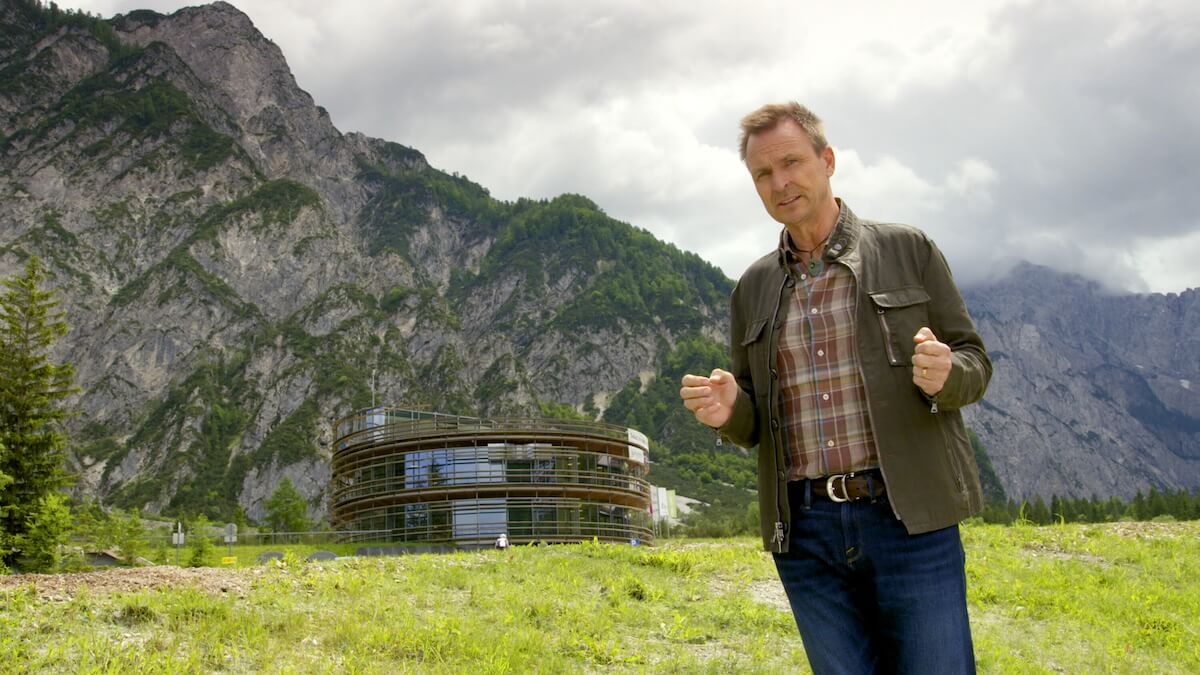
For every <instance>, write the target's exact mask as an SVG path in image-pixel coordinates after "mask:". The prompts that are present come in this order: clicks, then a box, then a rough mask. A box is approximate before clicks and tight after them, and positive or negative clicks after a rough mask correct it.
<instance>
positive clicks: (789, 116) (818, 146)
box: [738, 101, 829, 162]
mask: <svg viewBox="0 0 1200 675" xmlns="http://www.w3.org/2000/svg"><path fill="white" fill-rule="evenodd" d="M783 120H792V121H794V122H795V123H796V124H799V125H800V128H801V129H803V130H804V133H806V134H808V138H809V140H811V141H812V144H813V150H816V151H817V154H821V152H823V151H824V150H825V147H826V146H828V145H829V142H828V141H826V140H825V124H824V123H823V122H821V118H820V117H817V116H816V114H815V113H813V111H811V110H809V109H808V108H805V107H804V106H802V105H800V104H799V103H796V102H795V101H788V102H787V103H768V104H766V105H764V106H763V107H761V108H759V109H758V110H755V111H754V112H752V113H750V114H749V115H746V116H745V117H743V118H742V137H741V139H739V143H738V154H739V155H740V156H741V158H742V161H743V162H744V161H746V145H747V144H748V143H749V142H750V137H751V136H753V135H754V134H761V133H762V132H764V131H770V130H771V129H774V128H775V127H776V126H777V125H778V124H779V123H780V122H782V121H783Z"/></svg>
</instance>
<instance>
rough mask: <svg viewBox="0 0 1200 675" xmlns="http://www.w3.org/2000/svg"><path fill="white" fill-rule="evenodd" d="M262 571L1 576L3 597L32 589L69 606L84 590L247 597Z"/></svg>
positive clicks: (122, 570) (159, 568)
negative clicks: (195, 592)
mask: <svg viewBox="0 0 1200 675" xmlns="http://www.w3.org/2000/svg"><path fill="white" fill-rule="evenodd" d="M263 571H264V570H263V569H262V568H244V569H221V568H216V567H196V568H188V567H174V566H170V565H154V566H152V567H115V568H113V569H108V570H103V571H98V572H75V573H71V574H13V575H0V593H3V592H5V591H10V590H19V589H25V588H31V587H32V589H33V591H34V592H35V593H37V595H38V597H39V598H40V599H41V600H43V601H47V602H65V601H67V600H70V599H71V598H73V597H74V596H75V595H76V594H77V593H79V592H80V590H86V591H87V593H88V594H90V595H108V594H111V593H134V592H137V591H154V590H158V589H162V588H195V589H197V590H200V591H203V592H206V593H211V594H213V595H221V594H230V595H234V596H237V597H244V596H245V595H246V592H247V591H249V590H250V586H251V585H252V584H253V583H254V580H255V579H256V578H258V576H260V575H261V574H262V573H263Z"/></svg>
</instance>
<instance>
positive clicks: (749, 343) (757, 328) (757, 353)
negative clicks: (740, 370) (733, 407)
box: [741, 318, 774, 396]
mask: <svg viewBox="0 0 1200 675" xmlns="http://www.w3.org/2000/svg"><path fill="white" fill-rule="evenodd" d="M768 322H770V319H767V318H763V319H756V320H754V321H751V322H750V324H749V325H748V326H746V332H745V334H743V335H742V340H741V345H742V348H743V349H745V350H746V360H747V361H748V362H749V363H750V377H751V378H752V379H753V380H754V393H755V394H756V395H760V396H761V395H763V394H765V393H766V392H767V381H768V380H767V378H768V377H769V376H770V373H769V372H768V371H769V370H770V369H772V368H774V365H773V364H771V363H769V359H768V358H767V354H766V350H767V342H769V340H767V339H766V336H767V334H768V332H769V331H767V330H766V327H767V323H768Z"/></svg>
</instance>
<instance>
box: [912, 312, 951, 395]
mask: <svg viewBox="0 0 1200 675" xmlns="http://www.w3.org/2000/svg"><path fill="white" fill-rule="evenodd" d="M913 342H914V343H916V345H917V346H916V348H914V349H913V358H912V364H913V384H915V385H917V386H918V387H920V389H921V391H923V392H925V394H926V395H927V396H934V395H936V394H937V393H938V392H939V391H941V390H942V387H944V386H946V379H947V378H948V377H950V366H951V365H952V364H951V361H950V345H948V344H945V343H944V342H938V340H937V338H936V337H935V336H934V335H933V331H931V330H929V328H927V327H925V326H922V327H921V330H919V331H917V334H916V335H914V336H913Z"/></svg>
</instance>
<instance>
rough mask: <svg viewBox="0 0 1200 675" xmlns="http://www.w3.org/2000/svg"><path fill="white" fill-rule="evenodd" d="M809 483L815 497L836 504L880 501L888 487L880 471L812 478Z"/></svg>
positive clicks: (873, 470) (869, 470) (872, 470)
mask: <svg viewBox="0 0 1200 675" xmlns="http://www.w3.org/2000/svg"><path fill="white" fill-rule="evenodd" d="M808 482H809V484H811V485H812V493H813V494H814V495H816V496H818V497H825V498H826V499H828V500H830V501H834V502H854V501H858V500H860V499H878V498H879V497H882V496H883V495H884V493H886V492H887V486H886V485H884V484H883V474H881V473H880V472H879V470H878V469H868V470H866V471H863V472H860V473H839V474H834V475H832V476H825V477H824V478H810V479H808Z"/></svg>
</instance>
